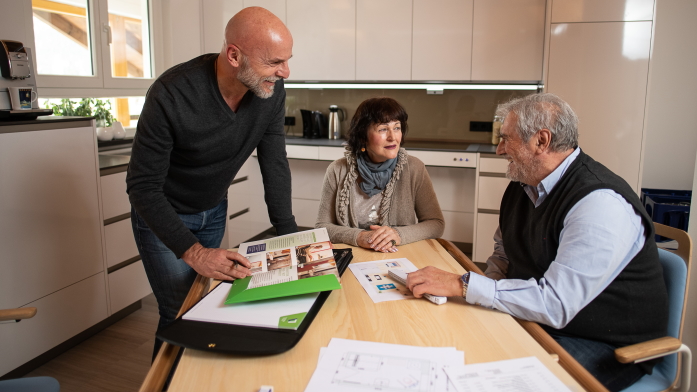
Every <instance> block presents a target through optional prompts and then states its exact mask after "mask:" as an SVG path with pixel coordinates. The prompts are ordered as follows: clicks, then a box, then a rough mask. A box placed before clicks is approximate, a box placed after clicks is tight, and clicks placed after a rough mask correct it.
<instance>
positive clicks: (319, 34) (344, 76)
mask: <svg viewBox="0 0 697 392" xmlns="http://www.w3.org/2000/svg"><path fill="white" fill-rule="evenodd" d="M287 7H288V28H289V29H290V31H291V32H292V33H293V58H292V59H291V60H290V79H291V80H355V79H356V2H355V0H333V1H317V0H288V2H287Z"/></svg>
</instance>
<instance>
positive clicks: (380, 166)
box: [356, 152, 399, 197]
mask: <svg viewBox="0 0 697 392" xmlns="http://www.w3.org/2000/svg"><path fill="white" fill-rule="evenodd" d="M397 159H399V157H397V158H394V159H388V160H386V161H385V162H381V163H373V162H371V161H370V158H368V154H366V153H364V152H359V153H358V154H356V165H357V166H358V174H360V176H361V179H363V182H361V190H362V191H363V192H365V194H366V195H368V197H373V196H374V195H377V194H378V193H380V192H382V191H383V189H385V187H386V186H387V183H388V182H390V178H392V172H394V168H395V166H397Z"/></svg>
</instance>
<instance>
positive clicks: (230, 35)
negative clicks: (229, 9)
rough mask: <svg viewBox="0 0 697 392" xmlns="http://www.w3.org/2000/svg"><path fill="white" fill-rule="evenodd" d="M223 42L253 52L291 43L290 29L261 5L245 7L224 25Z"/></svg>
mask: <svg viewBox="0 0 697 392" xmlns="http://www.w3.org/2000/svg"><path fill="white" fill-rule="evenodd" d="M225 43H226V45H225V46H227V45H231V44H232V45H235V46H237V47H238V48H240V50H242V51H246V52H247V53H253V52H255V51H258V50H269V49H271V48H274V47H279V46H285V45H291V47H292V45H293V37H292V36H291V34H290V31H289V30H288V28H287V27H286V25H285V24H283V21H281V20H280V19H279V18H278V17H277V16H276V15H274V14H273V13H271V11H269V10H267V9H265V8H261V7H247V8H245V9H243V10H242V11H240V12H238V13H237V14H236V15H235V16H233V17H232V18H231V19H230V21H229V22H228V24H227V26H226V27H225Z"/></svg>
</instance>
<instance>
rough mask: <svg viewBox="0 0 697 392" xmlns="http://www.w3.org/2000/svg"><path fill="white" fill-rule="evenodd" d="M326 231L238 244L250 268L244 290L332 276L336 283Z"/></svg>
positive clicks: (316, 230)
mask: <svg viewBox="0 0 697 392" xmlns="http://www.w3.org/2000/svg"><path fill="white" fill-rule="evenodd" d="M332 248H333V246H332V243H331V242H329V235H328V234H327V229H324V228H321V229H314V230H308V231H302V232H299V233H293V234H289V235H285V236H281V237H275V238H270V239H268V240H263V241H256V242H245V243H242V244H240V247H239V253H240V254H241V255H243V256H245V257H246V258H247V259H248V260H249V262H250V263H251V264H252V268H251V270H252V279H251V281H250V283H249V285H248V286H247V288H248V289H253V288H257V287H264V286H269V285H273V284H278V283H285V282H292V281H295V280H299V279H304V278H311V277H314V276H321V275H328V274H334V275H336V278H337V279H339V271H338V270H337V268H336V261H335V260H334V253H333V252H332Z"/></svg>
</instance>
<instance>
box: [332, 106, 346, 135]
mask: <svg viewBox="0 0 697 392" xmlns="http://www.w3.org/2000/svg"><path fill="white" fill-rule="evenodd" d="M345 118H346V112H345V111H344V109H342V108H340V107H338V106H336V105H330V106H329V132H328V134H329V135H328V137H329V139H341V122H342V121H344V119H345Z"/></svg>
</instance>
